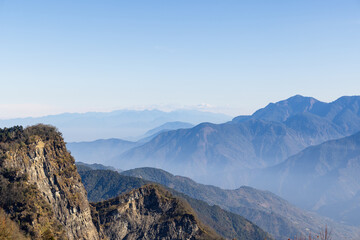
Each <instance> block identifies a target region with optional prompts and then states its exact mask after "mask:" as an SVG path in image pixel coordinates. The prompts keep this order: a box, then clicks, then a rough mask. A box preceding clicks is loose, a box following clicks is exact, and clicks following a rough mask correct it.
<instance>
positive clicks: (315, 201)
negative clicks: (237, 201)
mask: <svg viewBox="0 0 360 240" xmlns="http://www.w3.org/2000/svg"><path fill="white" fill-rule="evenodd" d="M359 173H360V132H359V133H356V134H354V135H351V136H349V137H345V138H341V139H338V140H331V141H327V142H325V143H322V144H320V145H316V146H311V147H308V148H306V149H305V150H303V151H301V152H300V153H298V154H296V155H294V156H291V157H290V158H288V159H287V160H286V161H284V162H283V163H281V164H279V165H276V166H274V167H270V168H265V169H262V170H259V171H258V172H257V173H255V175H254V177H253V182H252V184H253V185H255V186H258V187H261V188H265V189H268V190H271V191H272V192H274V193H277V194H279V195H280V196H283V197H285V198H286V199H288V200H289V201H291V202H293V203H295V204H297V205H299V206H303V207H305V208H308V209H312V210H316V211H318V212H320V213H322V214H325V215H328V216H330V217H333V218H335V219H337V220H339V221H343V222H346V223H348V224H350V223H352V224H355V225H356V224H359V221H360V220H359V219H358V220H357V221H353V219H352V217H351V215H352V214H353V211H352V210H351V209H358V208H359V206H360V204H359V203H358V204H355V205H354V203H352V202H354V200H355V199H358V198H359V197H358V196H359V193H360V174H359ZM357 211H358V210H357Z"/></svg>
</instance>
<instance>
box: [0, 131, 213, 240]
mask: <svg viewBox="0 0 360 240" xmlns="http://www.w3.org/2000/svg"><path fill="white" fill-rule="evenodd" d="M119 201H121V202H119ZM2 209H3V210H4V214H3V213H2V212H1V211H2ZM115 210H116V211H117V212H116V218H114V217H109V213H111V214H113V213H115ZM122 210H124V211H122ZM113 216H114V215H113ZM0 218H1V219H3V220H4V222H1V223H0V236H4V239H11V237H12V236H15V237H18V238H17V239H22V238H23V237H24V236H25V237H30V238H31V239H69V240H72V239H76V240H78V239H80V240H81V239H82V240H85V239H86V240H91V239H94V240H97V239H122V238H123V236H124V234H125V235H126V236H128V238H130V239H132V238H134V239H139V238H142V237H143V236H148V237H149V238H151V239H175V238H177V239H188V238H191V239H220V237H219V236H218V235H217V234H216V233H214V231H213V230H212V229H211V228H209V227H207V226H205V225H204V224H202V223H201V222H200V221H199V220H197V217H196V215H195V214H194V212H193V210H192V209H191V208H189V207H187V205H186V203H184V202H182V201H181V200H179V199H178V198H176V197H173V196H172V195H171V194H170V193H169V192H167V191H165V190H162V189H161V188H159V187H156V186H147V187H143V188H140V189H135V190H133V191H132V193H129V194H127V195H121V196H118V197H117V198H115V199H110V200H106V201H105V202H99V203H97V204H95V205H94V206H92V207H90V204H89V202H88V200H87V194H86V191H85V188H84V186H83V184H82V182H81V178H80V176H79V174H78V172H77V168H76V166H75V161H74V159H73V157H72V156H71V155H70V153H69V152H68V151H67V149H66V146H65V142H64V140H63V138H62V136H61V133H59V132H58V131H57V129H56V128H54V127H51V126H47V125H36V126H31V127H27V128H25V129H23V128H22V127H20V126H17V127H12V128H9V129H8V128H5V129H0ZM1 219H0V220H1ZM151 221H152V224H151ZM159 221H160V222H161V224H160V225H157V224H156V223H157V222H159ZM4 226H5V227H7V226H9V227H13V226H14V228H13V231H12V232H11V233H9V232H8V231H6V229H5V230H4V228H5V227H4ZM129 226H134V228H131V229H130V228H127V227H129ZM19 229H20V230H19Z"/></svg>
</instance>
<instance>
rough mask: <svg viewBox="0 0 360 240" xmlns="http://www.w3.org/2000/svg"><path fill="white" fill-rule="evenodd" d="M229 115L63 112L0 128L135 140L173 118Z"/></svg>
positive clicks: (74, 138)
mask: <svg viewBox="0 0 360 240" xmlns="http://www.w3.org/2000/svg"><path fill="white" fill-rule="evenodd" d="M230 119H231V117H230V116H227V115H224V114H219V113H211V112H203V111H197V110H175V111H171V112H164V111H160V110H142V111H136V110H117V111H112V112H87V113H63V114H57V115H49V116H44V117H28V118H18V119H6V120H0V127H12V126H15V125H22V126H29V125H34V124H38V123H43V124H51V125H53V126H56V127H57V128H58V129H59V130H60V131H61V132H62V134H63V136H64V138H65V141H67V142H79V141H94V140H97V139H108V138H120V139H126V140H137V139H139V138H142V137H143V135H144V134H145V133H146V132H147V131H149V130H151V129H154V128H157V127H159V126H161V125H163V124H166V123H168V122H174V121H181V122H187V123H190V124H199V123H201V122H214V123H223V122H226V121H229V120H230Z"/></svg>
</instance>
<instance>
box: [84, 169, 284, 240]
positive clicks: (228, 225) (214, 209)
mask: <svg viewBox="0 0 360 240" xmlns="http://www.w3.org/2000/svg"><path fill="white" fill-rule="evenodd" d="M79 173H80V175H81V178H82V182H83V183H84V186H85V188H86V190H87V192H88V197H89V200H90V201H93V202H97V201H103V200H107V199H109V198H112V197H114V196H118V195H119V194H124V193H128V192H130V191H132V190H133V189H138V188H141V187H142V186H144V185H148V184H152V183H153V182H151V181H148V180H145V179H141V178H136V177H131V176H125V175H120V174H119V173H117V172H114V171H108V170H106V171H105V170H92V169H90V168H87V169H84V168H83V169H82V170H80V171H79ZM167 191H170V192H171V194H172V195H173V196H177V197H179V198H181V199H185V200H186V201H187V202H188V203H189V204H190V207H191V208H192V209H194V210H195V212H196V214H197V216H198V217H199V219H200V220H201V222H203V223H204V224H206V225H207V226H209V227H211V228H212V229H214V230H215V231H216V232H217V233H218V234H220V235H221V236H223V237H225V238H226V239H233V238H236V239H244V240H245V239H249V240H256V239H258V240H263V239H272V237H271V236H270V235H269V234H267V233H265V232H264V231H263V230H262V229H260V228H259V227H258V226H256V225H255V224H253V223H251V222H249V221H248V220H246V219H245V218H244V217H242V216H240V215H237V214H234V213H231V212H228V211H225V210H223V209H221V208H220V207H219V206H209V205H208V204H207V203H205V202H203V201H200V200H197V199H194V198H191V197H189V196H187V195H185V194H182V193H180V192H177V191H175V190H172V189H167ZM185 206H186V205H185ZM186 208H187V209H189V207H186ZM288 234H291V233H290V232H289V233H288ZM287 236H289V235H287Z"/></svg>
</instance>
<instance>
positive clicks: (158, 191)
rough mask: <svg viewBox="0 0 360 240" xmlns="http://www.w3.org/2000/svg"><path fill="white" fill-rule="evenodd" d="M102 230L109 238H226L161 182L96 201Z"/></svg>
mask: <svg viewBox="0 0 360 240" xmlns="http://www.w3.org/2000/svg"><path fill="white" fill-rule="evenodd" d="M93 218H94V222H95V225H96V226H98V230H99V232H102V233H103V234H104V235H105V236H107V237H108V238H109V239H114V240H117V239H164V240H165V239H169V240H170V239H209V240H211V239H222V238H221V237H220V236H218V235H217V234H216V233H215V232H213V230H211V229H210V228H208V227H206V226H204V225H202V224H201V223H200V221H199V220H198V219H197V217H196V214H195V213H194V212H193V210H192V209H191V207H190V206H189V205H188V204H187V203H186V202H184V201H181V200H180V199H179V198H175V197H173V196H172V195H171V194H170V193H169V192H168V191H166V190H165V189H163V188H161V187H159V186H157V185H146V186H143V187H141V188H139V189H136V190H133V191H131V192H129V193H127V194H125V195H120V196H118V197H115V198H113V199H109V200H106V201H103V202H99V203H94V204H93Z"/></svg>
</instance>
